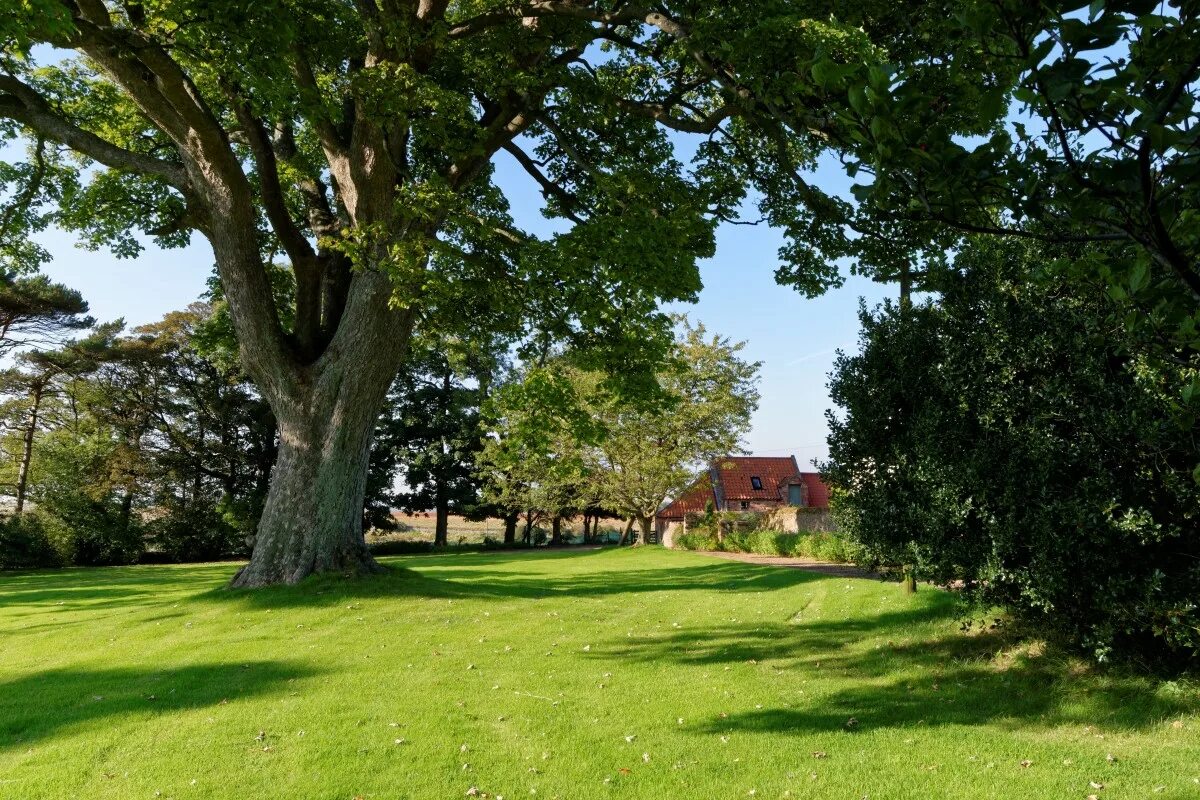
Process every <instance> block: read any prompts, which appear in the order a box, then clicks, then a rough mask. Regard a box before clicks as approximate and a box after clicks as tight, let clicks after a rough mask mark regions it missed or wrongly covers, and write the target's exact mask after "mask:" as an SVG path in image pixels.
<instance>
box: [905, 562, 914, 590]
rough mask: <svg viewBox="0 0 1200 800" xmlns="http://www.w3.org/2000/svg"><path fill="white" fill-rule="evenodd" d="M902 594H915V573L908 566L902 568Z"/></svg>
mask: <svg viewBox="0 0 1200 800" xmlns="http://www.w3.org/2000/svg"><path fill="white" fill-rule="evenodd" d="M904 593H905V594H916V593H917V573H916V571H915V570H914V569H913V568H912V567H911V566H908V565H906V566H905V567H904Z"/></svg>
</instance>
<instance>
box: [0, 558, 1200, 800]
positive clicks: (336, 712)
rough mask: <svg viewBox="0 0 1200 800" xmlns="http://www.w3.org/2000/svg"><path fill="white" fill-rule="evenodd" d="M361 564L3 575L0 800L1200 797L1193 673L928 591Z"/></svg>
mask: <svg viewBox="0 0 1200 800" xmlns="http://www.w3.org/2000/svg"><path fill="white" fill-rule="evenodd" d="M384 562H385V563H386V564H387V565H388V566H389V567H391V569H390V570H389V572H388V573H386V574H384V575H379V576H374V577H370V578H365V579H363V580H359V581H352V582H347V581H344V580H341V579H340V578H338V577H336V576H325V577H320V578H315V579H312V580H310V581H306V582H305V583H304V584H303V585H302V586H299V587H278V588H270V589H264V590H258V591H254V592H247V591H237V590H229V589H224V588H216V587H220V586H222V584H223V583H224V582H225V581H226V580H227V578H228V576H229V575H230V574H232V572H233V571H234V569H235V567H234V566H233V565H230V564H207V565H179V566H156V567H113V568H96V569H87V570H81V569H68V570H61V571H54V572H26V573H11V574H7V575H4V576H3V577H0V596H3V597H4V598H5V600H4V603H3V605H2V606H0V640H2V641H3V642H4V644H5V646H4V648H3V649H2V650H0V797H2V798H10V797H11V798H22V800H33V799H35V798H63V797H89V798H122V800H123V799H124V798H139V797H145V798H152V797H164V798H165V797H170V798H181V799H183V798H207V797H235V796H236V797H268V796H271V797H296V798H318V797H319V798H353V797H362V798H453V797H466V796H475V797H483V796H485V795H486V796H488V797H491V798H495V799H496V800H499V798H500V797H505V798H534V797H536V798H554V797H558V798H564V799H565V798H576V797H592V798H595V797H599V798H604V797H614V798H617V797H620V798H664V797H678V798H691V797H706V798H707V797H711V798H746V797H757V798H782V797H796V798H803V797H809V798H813V797H820V798H860V797H864V796H866V797H870V798H872V799H873V800H881V799H887V800H897V799H911V800H918V798H920V799H921V800H924V798H930V797H953V798H986V797H997V798H1000V797H1031V798H1032V797H1036V798H1039V799H1040V798H1071V799H1075V798H1078V799H1079V800H1082V799H1083V798H1086V797H1087V796H1089V795H1097V796H1099V797H1104V798H1134V797H1137V798H1142V797H1156V798H1159V797H1161V798H1172V799H1173V800H1184V799H1185V798H1194V797H1196V796H1197V793H1200V767H1198V766H1197V765H1198V764H1200V736H1198V735H1197V732H1198V731H1200V717H1198V714H1197V712H1198V711H1200V692H1198V688H1197V686H1196V685H1195V684H1194V683H1189V682H1185V681H1175V682H1165V683H1164V682H1159V681H1154V680H1152V679H1150V678H1146V677H1138V676H1131V675H1127V674H1125V673H1123V672H1121V671H1119V670H1116V669H1108V670H1107V671H1104V672H1098V671H1095V670H1094V668H1092V667H1090V666H1088V665H1086V663H1085V662H1083V661H1081V660H1077V659H1073V658H1068V657H1065V656H1062V655H1060V654H1058V653H1057V652H1056V651H1053V650H1047V649H1046V648H1044V647H1042V646H1041V645H1039V644H1037V643H1034V644H1029V643H1026V644H1022V645H1019V646H1018V645H1015V644H1013V642H1014V641H1016V639H1015V638H1013V639H1009V638H1007V636H1006V635H1005V634H1004V633H1002V632H998V631H993V630H985V631H983V632H978V631H976V632H974V633H964V632H963V631H961V630H960V626H959V623H958V621H957V619H956V609H955V605H954V598H953V596H952V595H950V594H949V593H946V592H942V591H940V590H928V591H921V592H920V593H918V594H917V595H915V596H909V595H904V594H902V593H900V592H898V591H897V590H896V587H895V585H894V584H888V583H880V582H878V581H874V580H867V579H847V578H835V577H825V576H821V575H818V574H816V573H810V572H803V571H799V570H789V569H778V568H767V567H759V566H751V565H746V564H736V563H729V562H723V561H715V560H713V559H711V558H709V557H706V556H702V555H695V554H689V553H679V552H671V551H665V550H662V549H660V548H657V547H644V548H633V549H619V550H612V549H607V550H588V551H580V550H557V551H553V550H552V551H523V552H493V553H460V554H442V555H434V556H412V557H404V558H387V559H384ZM1100 784H1102V785H1103V787H1104V788H1103V789H1099V788H1096V786H1097V785H1100Z"/></svg>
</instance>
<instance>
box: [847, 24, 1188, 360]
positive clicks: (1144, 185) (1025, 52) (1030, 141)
mask: <svg viewBox="0 0 1200 800" xmlns="http://www.w3.org/2000/svg"><path fill="white" fill-rule="evenodd" d="M951 19H952V21H953V22H952V24H953V25H954V26H955V28H956V31H955V36H956V38H957V39H958V40H959V43H960V47H962V48H963V50H965V51H972V50H975V51H982V52H985V53H988V54H990V56H991V59H992V60H990V61H988V60H985V61H983V62H982V64H983V65H984V66H985V70H984V74H983V75H982V76H981V77H980V78H978V79H977V82H978V90H977V91H976V95H975V98H974V101H973V102H972V98H971V97H970V95H969V94H967V95H964V94H962V93H961V92H957V93H953V94H948V93H946V92H944V91H943V90H942V87H944V86H946V85H956V86H959V87H961V86H962V85H963V83H962V81H963V79H966V78H967V76H968V75H970V74H971V73H970V71H969V70H968V71H963V70H962V69H961V65H960V63H959V60H958V59H957V58H953V59H947V60H945V61H944V62H941V63H940V64H939V63H936V61H937V60H936V59H934V60H931V61H930V62H925V63H912V64H896V65H895V66H894V68H893V69H892V70H891V73H890V75H889V76H888V77H887V79H886V80H885V81H883V82H882V83H880V85H878V86H871V85H866V86H861V87H859V88H857V91H853V90H852V92H851V94H850V99H851V101H852V103H851V108H850V109H843V110H842V111H841V112H840V114H839V118H841V119H843V120H845V121H846V123H847V124H848V125H850V126H851V127H850V129H849V130H850V135H851V136H852V137H855V138H857V139H858V140H859V143H860V145H861V147H862V159H861V162H855V163H854V165H853V171H854V172H857V173H859V174H860V175H862V176H864V177H862V178H860V181H861V182H860V185H858V186H856V187H855V195H856V197H857V198H858V199H859V200H861V201H863V206H862V209H863V212H864V214H866V215H868V216H874V217H875V218H877V219H880V220H884V221H886V224H887V225H890V226H892V228H893V229H894V230H899V231H901V232H904V231H907V233H908V234H909V235H908V236H904V237H902V240H901V242H899V243H896V244H894V245H893V250H894V251H896V252H900V253H905V251H906V250H910V249H911V246H913V245H921V244H922V242H921V240H922V239H925V240H926V242H925V245H927V244H928V238H929V235H930V234H931V232H932V231H935V230H936V229H937V226H944V227H943V231H944V232H943V233H942V234H941V235H942V236H950V235H952V233H953V231H990V232H995V233H1000V234H1013V235H1017V236H1021V237H1034V238H1039V239H1044V240H1046V241H1049V242H1057V243H1069V242H1097V243H1104V245H1105V246H1104V247H1103V248H1096V249H1093V250H1092V251H1090V252H1088V253H1087V254H1086V256H1084V257H1076V258H1071V259H1065V260H1063V261H1062V262H1059V263H1057V264H1055V265H1054V266H1056V267H1057V268H1058V271H1059V272H1061V273H1063V274H1066V275H1068V276H1070V277H1071V279H1073V280H1080V281H1084V282H1089V283H1090V282H1094V281H1097V280H1099V281H1102V282H1104V283H1106V284H1107V286H1108V290H1109V291H1110V292H1111V293H1112V295H1113V297H1114V298H1115V299H1116V300H1118V301H1119V303H1118V305H1117V306H1116V307H1115V308H1114V309H1113V311H1112V313H1111V317H1112V319H1113V320H1114V321H1116V320H1120V321H1121V322H1120V324H1122V325H1126V326H1127V325H1129V324H1131V323H1132V324H1137V325H1139V326H1144V327H1145V328H1146V329H1147V330H1146V333H1145V339H1146V342H1147V346H1149V343H1150V342H1152V341H1153V340H1158V344H1157V345H1156V346H1159V347H1164V348H1165V349H1167V350H1169V351H1174V352H1175V353H1176V355H1179V354H1181V353H1182V355H1183V357H1185V358H1194V357H1195V353H1196V351H1197V349H1200V332H1198V324H1200V309H1198V307H1197V301H1198V298H1200V268H1198V266H1197V265H1198V264H1200V237H1197V236H1196V235H1195V233H1194V231H1195V229H1196V220H1197V215H1198V214H1200V188H1198V187H1200V180H1198V178H1200V172H1198V170H1200V167H1198V166H1197V165H1198V163H1200V162H1197V159H1196V154H1197V146H1198V144H1200V139H1198V138H1197V131H1198V130H1200V126H1198V123H1200V106H1198V105H1197V104H1196V102H1195V98H1196V96H1197V93H1198V92H1200V66H1198V65H1200V44H1198V43H1200V15H1198V14H1197V11H1196V8H1195V7H1194V6H1192V5H1190V4H1188V3H1174V4H1160V3H1150V2H1144V0H1115V1H1112V2H1099V3H1097V2H1083V1H1082V0H1074V2H1067V3H1049V2H1034V3H1030V2H1020V1H1018V0H1005V1H1004V2H995V3H964V4H961V6H959V7H958V8H956V9H954V10H953V12H952V15H951ZM922 75H924V76H926V77H928V78H931V79H934V80H936V81H938V83H937V84H930V83H929V81H928V80H922V79H921V76H922ZM856 98H857V99H856ZM1010 104H1011V106H1012V108H1011V109H1010ZM1006 112H1007V113H1008V117H1007V118H1005V113H1006ZM964 113H965V114H974V115H975V116H976V119H977V120H978V122H979V123H981V124H982V125H983V127H981V128H979V129H978V130H976V131H974V133H975V134H977V135H975V136H973V137H969V138H968V137H964V136H962V135H961V134H962V133H963V131H961V130H956V126H954V125H947V124H944V123H943V122H941V121H940V120H938V117H939V116H940V115H943V114H948V115H950V116H954V115H961V114H964ZM897 226H898V227H897ZM860 227H862V226H860ZM864 231H865V228H864ZM870 238H879V239H881V243H886V237H872V236H870V235H868V236H865V237H863V239H864V240H866V239H870ZM923 246H924V245H923ZM934 250H935V252H936V248H934ZM874 255H876V256H878V255H880V254H879V253H876V254H874ZM905 255H907V253H905ZM870 260H871V256H870V255H869V256H868V261H870Z"/></svg>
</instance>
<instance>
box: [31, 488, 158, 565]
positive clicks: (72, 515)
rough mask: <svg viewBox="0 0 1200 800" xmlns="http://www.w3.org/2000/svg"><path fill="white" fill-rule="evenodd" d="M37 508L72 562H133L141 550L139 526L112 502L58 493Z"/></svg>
mask: <svg viewBox="0 0 1200 800" xmlns="http://www.w3.org/2000/svg"><path fill="white" fill-rule="evenodd" d="M41 511H42V512H43V513H44V514H45V516H46V521H45V524H46V525H47V526H53V528H54V530H55V536H54V538H55V540H56V541H57V542H58V543H59V547H60V549H61V551H62V552H63V554H64V557H65V558H66V559H67V560H68V561H69V562H70V563H72V564H77V565H79V566H84V567H94V566H113V565H119V564H135V563H137V561H138V559H139V558H140V557H141V555H142V551H143V550H144V549H145V542H144V540H143V536H142V527H141V525H140V524H139V523H138V521H137V519H136V518H135V517H133V516H127V515H125V514H124V513H123V511H122V509H121V508H120V506H118V505H116V504H105V503H100V502H97V501H95V500H92V499H91V498H89V497H87V496H86V495H84V494H73V495H58V496H56V497H55V498H53V504H50V503H43V504H42V505H41Z"/></svg>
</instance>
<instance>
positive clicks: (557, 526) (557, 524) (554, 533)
mask: <svg viewBox="0 0 1200 800" xmlns="http://www.w3.org/2000/svg"><path fill="white" fill-rule="evenodd" d="M550 544H552V545H559V544H562V517H560V516H557V515H555V517H554V519H552V520H550Z"/></svg>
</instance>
